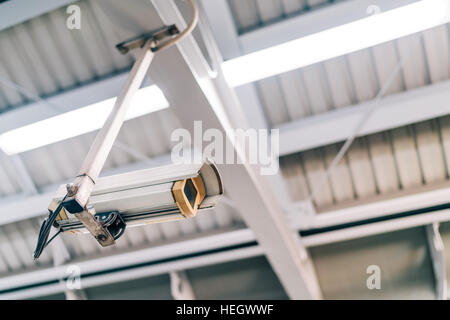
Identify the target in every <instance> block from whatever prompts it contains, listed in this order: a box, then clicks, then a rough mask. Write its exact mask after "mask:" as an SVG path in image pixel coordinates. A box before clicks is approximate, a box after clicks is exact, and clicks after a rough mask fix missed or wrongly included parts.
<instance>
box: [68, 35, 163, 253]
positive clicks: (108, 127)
mask: <svg viewBox="0 0 450 320" xmlns="http://www.w3.org/2000/svg"><path fill="white" fill-rule="evenodd" d="M154 44H155V42H154V40H151V39H150V40H147V41H146V42H145V44H144V46H143V47H142V49H141V52H140V54H139V56H138V58H137V60H136V62H135V63H134V65H133V68H132V69H131V72H130V74H129V76H128V78H127V81H126V82H125V85H124V86H123V88H122V90H121V92H120V94H119V96H118V97H117V100H116V102H115V105H114V108H113V109H112V111H111V114H110V115H109V117H108V119H107V120H106V122H105V124H104V126H103V128H102V129H101V130H100V132H99V133H98V134H97V136H96V138H95V140H94V143H93V144H92V146H91V148H90V150H89V153H88V155H87V156H86V159H85V160H84V162H83V165H82V166H81V169H80V171H79V174H78V176H77V177H76V179H75V181H74V182H73V183H72V184H70V185H68V187H67V190H68V195H67V198H66V200H65V201H64V207H65V208H66V209H67V210H68V211H69V212H70V213H74V214H75V215H76V216H77V218H78V219H79V220H80V221H81V222H82V223H83V224H84V225H85V226H86V228H87V229H88V230H89V231H90V232H91V233H92V234H93V235H94V236H95V237H96V238H97V240H98V241H99V242H100V244H102V245H111V244H113V243H114V239H112V237H111V236H110V234H109V232H108V231H107V230H104V228H103V227H102V226H101V225H100V223H99V222H98V221H97V220H96V219H95V218H94V216H93V214H95V212H93V211H92V208H88V202H89V198H90V196H91V193H92V190H93V188H94V185H95V182H96V180H97V178H98V176H99V175H100V172H101V170H102V168H103V166H104V164H105V161H106V159H107V157H108V155H109V153H110V151H111V148H112V146H113V144H114V141H115V140H116V138H117V135H118V134H119V131H120V128H121V127H122V124H123V122H124V119H125V116H126V113H127V111H128V109H129V105H130V101H131V98H132V97H133V95H134V94H135V93H136V91H137V90H138V89H139V88H140V86H141V84H142V82H143V80H144V78H145V75H146V74H147V71H148V69H149V67H150V64H151V62H152V60H153V56H154V53H153V51H152V50H151V49H152V47H153V46H154Z"/></svg>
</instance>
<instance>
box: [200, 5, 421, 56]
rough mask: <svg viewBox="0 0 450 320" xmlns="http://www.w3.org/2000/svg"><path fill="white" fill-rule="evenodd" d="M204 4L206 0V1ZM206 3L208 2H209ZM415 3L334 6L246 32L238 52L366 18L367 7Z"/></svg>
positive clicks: (396, 6)
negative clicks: (240, 49)
mask: <svg viewBox="0 0 450 320" xmlns="http://www.w3.org/2000/svg"><path fill="white" fill-rule="evenodd" d="M206 1H208V0H206ZM209 1H210V0H209ZM417 1H418V0H349V1H344V2H341V3H334V4H333V5H330V6H325V7H324V8H321V9H317V10H314V11H311V12H308V13H303V14H301V15H299V16H295V17H292V18H288V19H284V20H282V21H280V22H277V23H274V24H270V25H268V26H266V27H262V28H258V29H256V30H254V31H250V32H246V33H244V34H242V35H241V36H240V37H239V40H240V46H241V48H242V51H243V52H242V53H243V54H247V53H251V52H254V51H259V50H262V49H266V48H269V47H272V46H275V45H278V44H281V43H284V42H287V41H291V40H295V39H298V38H302V37H305V36H308V35H311V34H314V33H317V32H320V31H324V30H327V29H330V28H334V27H337V26H340V25H343V24H347V23H350V22H353V21H356V20H359V19H362V18H366V17H367V16H368V15H369V14H370V12H368V10H369V11H370V10H371V8H379V9H380V10H381V12H383V11H388V10H391V9H395V8H398V7H401V6H404V5H407V4H411V3H413V2H417Z"/></svg>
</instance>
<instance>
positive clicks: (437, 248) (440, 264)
mask: <svg viewBox="0 0 450 320" xmlns="http://www.w3.org/2000/svg"><path fill="white" fill-rule="evenodd" d="M425 230H426V233H427V240H428V248H429V250H430V256H431V263H432V265H433V272H434V278H435V283H436V285H435V288H436V299H437V300H447V287H448V286H447V270H446V269H447V268H446V263H445V248H444V242H443V241H442V238H441V234H440V233H439V223H437V222H435V223H432V224H429V225H427V226H426V227H425Z"/></svg>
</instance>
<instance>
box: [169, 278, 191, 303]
mask: <svg viewBox="0 0 450 320" xmlns="http://www.w3.org/2000/svg"><path fill="white" fill-rule="evenodd" d="M169 275H170V292H171V293H172V297H173V298H174V299H175V300H195V295H194V290H193V289H192V286H191V283H190V282H189V279H188V277H187V274H186V272H185V271H171V272H170V274H169Z"/></svg>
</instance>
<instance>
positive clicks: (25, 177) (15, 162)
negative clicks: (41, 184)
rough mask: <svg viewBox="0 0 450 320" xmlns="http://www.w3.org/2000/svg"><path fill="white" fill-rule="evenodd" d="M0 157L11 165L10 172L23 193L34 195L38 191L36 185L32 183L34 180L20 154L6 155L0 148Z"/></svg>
mask: <svg viewBox="0 0 450 320" xmlns="http://www.w3.org/2000/svg"><path fill="white" fill-rule="evenodd" d="M0 159H2V161H5V162H8V163H9V164H10V165H11V167H12V168H13V170H14V172H13V173H12V174H13V175H14V178H15V179H16V181H17V182H18V183H19V185H20V188H21V189H22V191H23V194H24V195H34V194H37V193H38V190H37V188H36V185H35V184H34V181H33V179H32V178H31V175H30V173H29V171H28V169H27V168H26V167H25V164H24V163H23V160H22V157H21V156H20V155H18V154H16V155H13V156H8V155H7V154H5V153H4V152H3V151H2V150H1V149H0Z"/></svg>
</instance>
